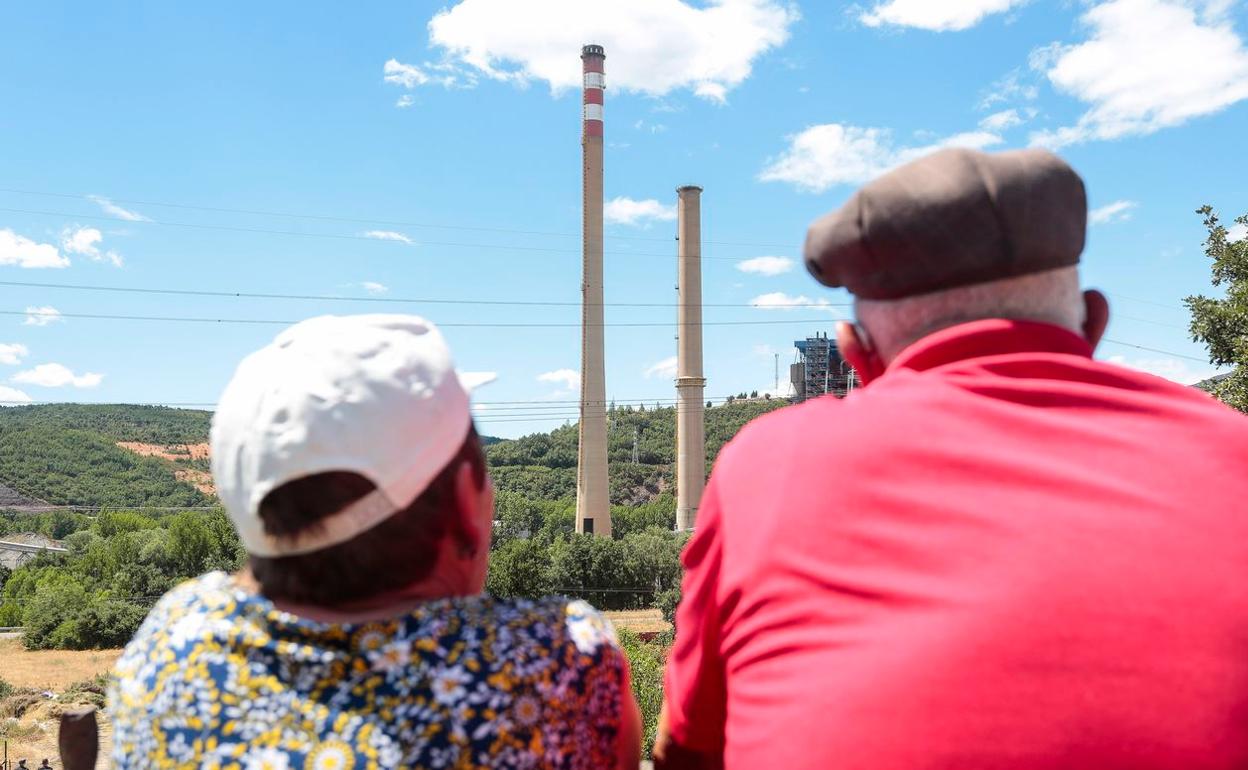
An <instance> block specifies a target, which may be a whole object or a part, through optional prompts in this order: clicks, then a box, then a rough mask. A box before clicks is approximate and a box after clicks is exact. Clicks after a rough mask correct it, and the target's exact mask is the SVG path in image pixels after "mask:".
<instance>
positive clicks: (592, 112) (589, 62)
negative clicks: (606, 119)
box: [581, 45, 607, 136]
mask: <svg viewBox="0 0 1248 770" xmlns="http://www.w3.org/2000/svg"><path fill="white" fill-rule="evenodd" d="M606 58H607V54H606V51H604V50H603V47H602V46H600V45H586V46H581V72H583V73H584V84H585V95H584V105H585V123H584V127H583V131H584V135H585V136H602V92H603V89H605V88H606V87H607V83H606V80H605V76H604V74H603V73H604V71H605V67H604V64H605V62H606Z"/></svg>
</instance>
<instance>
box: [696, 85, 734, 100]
mask: <svg viewBox="0 0 1248 770" xmlns="http://www.w3.org/2000/svg"><path fill="white" fill-rule="evenodd" d="M693 94H694V96H701V97H702V98H703V99H706V100H707V101H708V102H714V103H716V104H727V103H728V87H727V86H725V85H724V84H723V83H699V84H698V85H697V87H696V88H694V89H693Z"/></svg>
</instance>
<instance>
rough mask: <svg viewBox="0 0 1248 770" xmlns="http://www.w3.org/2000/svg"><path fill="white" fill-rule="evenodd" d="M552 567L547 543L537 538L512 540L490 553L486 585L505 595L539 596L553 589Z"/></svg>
mask: <svg viewBox="0 0 1248 770" xmlns="http://www.w3.org/2000/svg"><path fill="white" fill-rule="evenodd" d="M549 568H550V555H549V553H548V549H547V547H546V544H545V543H542V542H539V541H538V540H535V539H533V538H526V539H517V540H508V541H507V542H505V543H503V544H502V545H501V546H499V547H498V548H495V549H494V550H493V551H492V552H491V553H490V571H489V573H488V574H487V576H486V584H485V587H486V590H487V591H489V592H490V593H491V594H493V595H494V596H497V597H500V598H503V599H511V598H525V599H537V598H539V597H542V596H546V595H547V594H549V593H550V589H551V585H550V581H549V580H548V578H547V572H548V571H549Z"/></svg>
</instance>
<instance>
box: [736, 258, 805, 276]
mask: <svg viewBox="0 0 1248 770" xmlns="http://www.w3.org/2000/svg"><path fill="white" fill-rule="evenodd" d="M794 264H795V263H794V261H793V259H792V258H790V257H753V258H752V259H743V260H741V261H740V262H738V263H737V269H738V270H740V271H741V272H743V273H756V274H758V275H781V274H783V273H787V272H789V271H790V270H792V269H793V265H794Z"/></svg>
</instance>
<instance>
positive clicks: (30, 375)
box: [12, 364, 104, 388]
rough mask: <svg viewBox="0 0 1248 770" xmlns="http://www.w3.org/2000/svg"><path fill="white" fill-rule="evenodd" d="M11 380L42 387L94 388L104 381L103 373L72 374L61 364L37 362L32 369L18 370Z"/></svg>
mask: <svg viewBox="0 0 1248 770" xmlns="http://www.w3.org/2000/svg"><path fill="white" fill-rule="evenodd" d="M12 381H13V382H17V383H22V384H25V385H38V386H39V387H42V388H63V387H65V386H67V385H72V386H74V387H75V388H94V387H96V386H97V385H99V384H100V383H101V382H103V381H104V375H102V374H95V373H88V374H80V375H79V374H74V373H73V372H72V371H71V370H70V369H69V367H67V366H64V365H62V364H39V365H38V366H36V367H35V368H34V369H27V370H26V371H24V372H18V373H17V374H15V375H13V377H12Z"/></svg>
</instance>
